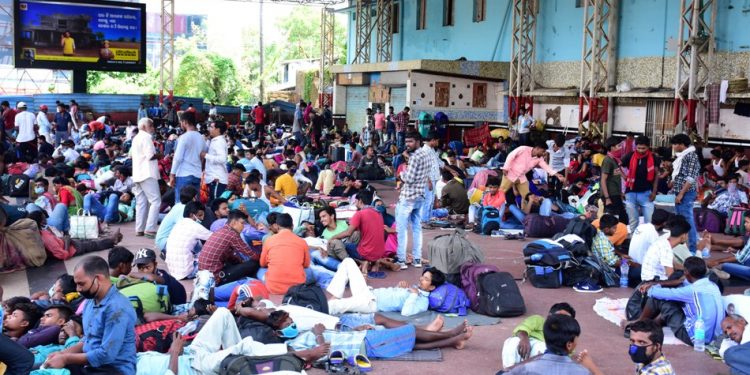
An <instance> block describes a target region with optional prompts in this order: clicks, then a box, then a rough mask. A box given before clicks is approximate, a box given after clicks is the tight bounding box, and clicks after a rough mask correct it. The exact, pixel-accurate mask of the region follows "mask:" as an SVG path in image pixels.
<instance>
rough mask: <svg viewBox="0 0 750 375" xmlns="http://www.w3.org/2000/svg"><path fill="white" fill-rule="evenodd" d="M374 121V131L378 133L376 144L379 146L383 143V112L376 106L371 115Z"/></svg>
mask: <svg viewBox="0 0 750 375" xmlns="http://www.w3.org/2000/svg"><path fill="white" fill-rule="evenodd" d="M373 120H374V121H375V133H376V134H377V135H378V144H377V146H378V147H380V146H382V145H383V144H384V143H385V113H383V111H382V110H381V109H380V107H378V108H377V109H376V110H375V114H374V115H373Z"/></svg>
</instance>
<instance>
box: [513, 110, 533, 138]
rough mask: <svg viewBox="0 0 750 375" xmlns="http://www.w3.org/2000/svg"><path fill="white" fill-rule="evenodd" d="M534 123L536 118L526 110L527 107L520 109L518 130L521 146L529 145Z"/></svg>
mask: <svg viewBox="0 0 750 375" xmlns="http://www.w3.org/2000/svg"><path fill="white" fill-rule="evenodd" d="M533 124H534V118H533V117H531V115H529V114H528V113H527V112H526V108H520V109H519V110H518V121H517V123H516V129H517V131H518V142H519V143H520V144H521V146H528V144H529V135H530V134H531V125H533Z"/></svg>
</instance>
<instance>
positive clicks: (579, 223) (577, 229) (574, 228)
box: [560, 218, 596, 249]
mask: <svg viewBox="0 0 750 375" xmlns="http://www.w3.org/2000/svg"><path fill="white" fill-rule="evenodd" d="M566 234H575V235H576V236H578V237H581V239H582V240H583V242H585V243H586V247H587V248H589V249H590V248H591V243H592V242H593V241H594V237H595V236H596V228H595V227H594V226H593V225H591V223H589V222H588V221H586V220H584V219H581V218H575V219H573V220H571V221H570V222H568V225H567V226H566V227H565V230H564V231H563V232H562V234H561V235H560V237H562V236H564V235H566Z"/></svg>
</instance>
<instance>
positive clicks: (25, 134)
mask: <svg viewBox="0 0 750 375" xmlns="http://www.w3.org/2000/svg"><path fill="white" fill-rule="evenodd" d="M16 107H17V108H18V112H17V114H16V120H15V127H16V129H18V130H17V131H18V133H17V134H16V142H18V149H19V151H21V155H27V156H30V157H32V158H34V159H36V155H37V149H36V116H34V114H33V113H31V112H29V111H27V110H26V103H24V102H18V104H16Z"/></svg>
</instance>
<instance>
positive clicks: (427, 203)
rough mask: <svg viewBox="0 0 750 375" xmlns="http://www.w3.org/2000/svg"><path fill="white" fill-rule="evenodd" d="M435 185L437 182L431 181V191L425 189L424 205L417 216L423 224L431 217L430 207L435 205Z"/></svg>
mask: <svg viewBox="0 0 750 375" xmlns="http://www.w3.org/2000/svg"><path fill="white" fill-rule="evenodd" d="M436 184H437V181H432V190H430V189H425V192H424V204H423V205H422V209H421V211H420V213H419V215H420V216H421V218H422V222H423V223H425V222H428V221H430V217H432V207H433V206H434V205H435V185H436Z"/></svg>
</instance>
